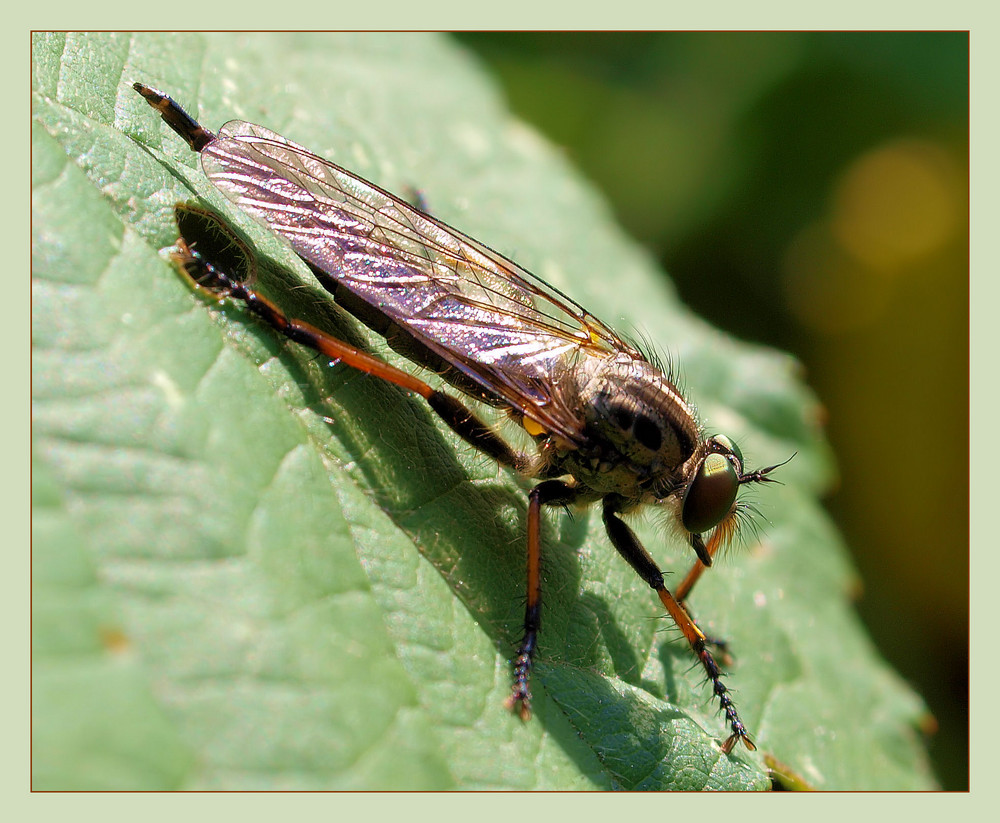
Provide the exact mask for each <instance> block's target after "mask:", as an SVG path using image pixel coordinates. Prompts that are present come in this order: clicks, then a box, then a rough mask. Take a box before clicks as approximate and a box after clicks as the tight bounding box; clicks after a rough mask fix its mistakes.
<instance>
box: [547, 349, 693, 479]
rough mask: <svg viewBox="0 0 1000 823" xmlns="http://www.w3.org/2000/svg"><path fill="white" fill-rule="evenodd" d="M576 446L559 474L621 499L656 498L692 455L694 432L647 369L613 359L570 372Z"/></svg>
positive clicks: (669, 390) (676, 401)
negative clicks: (580, 439)
mask: <svg viewBox="0 0 1000 823" xmlns="http://www.w3.org/2000/svg"><path fill="white" fill-rule="evenodd" d="M576 374H577V378H578V382H577V392H578V396H577V398H576V400H577V402H578V408H579V412H580V415H581V417H582V420H583V423H584V427H583V431H584V441H585V442H584V445H583V446H582V447H581V448H579V449H577V450H576V451H575V452H574V453H573V454H572V455H570V456H569V457H568V459H567V461H566V463H565V468H566V469H567V471H568V472H569V473H570V474H572V475H573V476H574V477H576V479H577V480H578V481H579V482H581V483H583V484H584V485H586V486H588V487H590V488H592V489H594V490H595V491H600V492H603V493H617V494H621V495H623V496H624V497H626V498H630V499H638V498H645V497H648V496H649V495H650V493H651V492H653V494H654V496H656V497H662V496H664V494H665V493H666V492H667V491H668V490H670V489H672V488H674V487H675V486H677V485H678V484H679V483H680V482H681V480H682V478H683V474H682V471H683V468H684V466H685V464H686V463H688V461H689V460H690V459H691V457H692V455H694V453H695V451H696V450H697V448H698V444H699V437H698V425H697V422H696V421H695V418H694V415H693V413H692V411H691V408H690V407H689V406H688V404H687V403H686V402H685V400H684V398H683V397H682V396H681V394H680V392H679V391H678V390H677V388H676V387H675V386H674V385H673V383H671V382H670V380H669V379H668V378H667V377H666V376H665V375H664V374H663V373H662V372H661V371H660V370H659V369H658V368H656V367H655V366H654V365H653V364H651V363H649V362H647V361H645V360H641V359H638V358H635V357H631V356H628V355H626V354H625V353H619V354H617V355H615V356H614V357H612V358H607V359H604V360H595V361H591V362H590V363H588V364H586V365H583V366H582V367H581V368H580V369H578V370H577V372H576Z"/></svg>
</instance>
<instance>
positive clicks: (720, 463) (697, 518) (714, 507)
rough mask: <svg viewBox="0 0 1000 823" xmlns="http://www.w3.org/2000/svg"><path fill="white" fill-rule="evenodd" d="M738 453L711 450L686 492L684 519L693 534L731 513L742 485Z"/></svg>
mask: <svg viewBox="0 0 1000 823" xmlns="http://www.w3.org/2000/svg"><path fill="white" fill-rule="evenodd" d="M737 459H738V457H737V455H736V454H733V455H731V456H727V455H725V454H717V453H713V454H708V455H706V456H705V459H704V460H702V461H701V465H699V466H698V471H697V472H695V475H694V479H693V480H692V481H691V482H690V483H689V484H688V487H687V491H686V492H684V502H683V503H682V504H681V522H682V523H683V524H684V528H685V529H687V530H688V531H689V532H691V533H692V534H701V533H702V532H706V531H708V530H709V529H711V528H713V527H714V526H718V525H719V523H721V522H722V520H723V518H724V517H725V516H726V515H727V514H729V511H730V509H732V507H733V503H734V502H735V500H736V493H737V492H738V491H739V488H740V474H739V471H738V469H737V467H736V466H735V465H734V462H735V460H737Z"/></svg>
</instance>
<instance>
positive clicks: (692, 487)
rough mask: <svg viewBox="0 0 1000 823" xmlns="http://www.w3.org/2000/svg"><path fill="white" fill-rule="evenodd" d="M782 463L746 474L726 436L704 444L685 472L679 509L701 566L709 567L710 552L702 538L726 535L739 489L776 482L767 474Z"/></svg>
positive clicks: (734, 513)
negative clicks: (711, 533) (713, 531)
mask: <svg viewBox="0 0 1000 823" xmlns="http://www.w3.org/2000/svg"><path fill="white" fill-rule="evenodd" d="M790 459H791V458H789V460H790ZM787 462H788V461H787V460H786V461H785V463H787ZM785 463H777V464H775V465H773V466H768V467H767V468H764V469H757V470H756V471H750V472H748V471H746V468H745V464H744V462H743V453H742V452H741V451H740V449H739V446H737V445H736V444H735V443H734V442H733V441H732V440H730V439H729V438H728V437H726V436H725V435H721V434H717V435H714V436H712V437H709V438H708V439H707V440H705V441H704V443H703V444H702V446H701V448H700V449H699V450H698V452H697V453H696V456H695V458H694V459H693V460H692V463H691V466H690V468H689V469H688V471H687V473H686V475H687V476H686V482H685V485H684V487H683V491H682V494H681V498H680V509H679V516H680V521H681V525H682V526H683V527H684V529H685V531H687V533H688V534H689V535H690V542H691V545H692V547H693V548H694V550H695V552H696V553H697V554H698V558H699V559H700V560H701V561H702V563H704V564H705V565H706V566H710V565H711V564H712V550H709V549H707V548H706V547H705V544H704V542H703V541H702V539H701V535H702V534H703V533H704V532H707V531H710V530H711V529H717V530H718V531H719V532H720V537H723V538H724V537H726V536H728V534H729V532H731V530H732V527H733V526H734V525H735V522H736V521H735V515H736V514H737V512H738V510H739V504H738V502H737V499H736V498H737V495H738V494H739V490H740V487H741V486H745V485H747V484H749V483H776V482H778V481H776V480H775V479H774V478H773V477H770V476H769V475H770V473H771V472H772V471H774V470H775V469H776V468H778V467H779V466H783V465H784V464H785ZM713 542H714V543H715V544H716V545H717V543H718V541H713ZM713 550H714V546H713Z"/></svg>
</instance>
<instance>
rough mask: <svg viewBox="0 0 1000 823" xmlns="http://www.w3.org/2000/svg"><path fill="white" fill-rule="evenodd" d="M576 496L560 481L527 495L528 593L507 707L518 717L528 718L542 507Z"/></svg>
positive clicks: (538, 612) (539, 588) (538, 604)
mask: <svg viewBox="0 0 1000 823" xmlns="http://www.w3.org/2000/svg"><path fill="white" fill-rule="evenodd" d="M579 496H580V492H579V490H578V489H575V488H573V487H572V486H569V485H567V484H566V483H563V482H562V481H561V480H546V481H545V482H544V483H539V484H538V485H537V486H535V488H533V489H532V490H531V492H530V493H529V494H528V574H527V580H528V596H527V601H526V603H525V606H524V637H523V638H522V640H521V645H520V646H518V648H517V654H515V655H514V659H513V661H512V662H513V664H514V686H513V688H512V689H511V693H510V697H508V698H507V708H508V709H510V710H511V711H516V712H517V713H518V714H519V715H520V717H521V719H522V720H527V719H528V718H529V717H531V682H530V681H531V664H532V660H533V659H534V655H535V648H536V646H537V645H538V630H539V628H540V627H541V622H542V569H541V565H542V506H564V505H567V504H569V503H572V502H573V501H574V500H576V499H577V498H578V497H579Z"/></svg>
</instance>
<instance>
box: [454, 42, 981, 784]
mask: <svg viewBox="0 0 1000 823" xmlns="http://www.w3.org/2000/svg"><path fill="white" fill-rule="evenodd" d="M457 37H458V39H459V40H460V42H462V43H463V44H465V45H466V46H467V47H468V48H470V49H472V50H473V51H475V52H477V53H478V54H479V55H480V56H481V57H482V58H484V59H485V60H486V62H487V63H488V65H489V66H490V67H491V68H492V69H493V70H494V71H495V73H496V75H497V77H498V78H499V80H500V82H502V83H503V85H504V88H505V91H506V93H507V95H508V98H509V101H510V104H511V106H512V108H513V110H514V111H515V113H516V114H518V115H519V116H520V117H522V118H523V119H524V120H526V121H528V122H530V123H532V124H534V125H535V126H536V127H537V128H538V129H539V130H540V131H541V132H543V133H544V134H546V135H547V136H548V137H549V138H550V139H551V140H553V141H554V142H555V143H556V144H558V145H559V146H562V147H563V148H564V149H565V151H566V152H567V154H568V155H569V156H570V157H571V158H572V160H573V161H574V162H575V163H576V164H577V165H578V166H579V167H580V168H581V169H582V170H583V171H584V173H585V174H587V175H589V176H590V178H591V179H592V180H593V181H594V182H595V183H596V184H597V185H598V186H600V187H601V188H602V189H603V190H604V191H605V192H606V194H607V196H608V197H609V199H610V200H611V202H612V205H613V208H614V210H615V212H616V214H617V216H618V218H619V220H620V221H621V223H622V224H623V225H624V226H625V227H626V229H627V230H628V231H629V232H630V233H631V234H632V235H633V236H635V237H636V238H637V239H638V240H639V242H641V243H643V244H644V245H645V246H646V247H647V248H649V249H650V251H651V252H652V253H653V254H654V255H655V256H657V257H658V258H660V260H661V262H662V264H663V266H664V268H665V269H666V271H668V272H669V273H670V276H671V278H672V279H673V281H674V283H675V285H676V287H677V289H678V290H679V292H680V294H681V296H682V297H683V299H684V300H685V301H686V302H687V303H688V304H689V305H690V306H691V307H692V308H693V309H694V310H695V311H696V312H697V313H698V314H700V315H702V316H703V317H705V318H706V319H707V320H709V321H710V322H712V323H713V324H715V325H716V326H718V327H719V328H721V329H724V330H726V331H729V332H731V333H732V334H734V335H737V336H739V337H741V338H744V339H747V340H753V341H758V342H761V343H764V344H768V345H773V346H776V347H778V348H781V349H785V350H787V351H790V352H792V353H793V354H795V355H796V356H797V357H798V358H799V359H800V360H801V361H802V363H803V364H804V365H805V368H806V377H807V380H808V381H809V383H810V384H811V385H812V386H813V387H814V389H815V390H816V391H817V393H818V394H819V395H820V397H821V399H822V401H823V403H824V405H825V406H826V409H827V412H828V421H827V430H828V433H829V437H830V440H831V442H832V443H833V446H834V449H835V451H836V454H837V458H838V461H839V468H840V483H839V486H838V487H837V488H836V489H833V490H831V494H830V496H829V499H828V505H829V509H830V511H831V513H832V514H833V516H834V517H835V518H836V520H837V522H838V524H839V526H840V528H841V530H842V531H843V533H844V535H845V537H846V538H847V540H848V542H849V544H850V546H851V549H852V551H853V553H854V556H855V559H856V562H857V566H858V569H859V570H860V573H861V577H862V584H861V587H860V588H859V591H858V600H857V608H858V611H859V612H860V614H861V616H862V617H863V619H864V620H865V621H866V623H867V624H868V626H869V628H870V630H871V634H872V636H873V638H874V640H875V642H876V643H877V644H878V645H879V647H880V648H881V650H882V652H883V654H884V655H885V657H886V658H887V659H888V660H889V661H890V662H891V663H892V664H893V665H894V666H895V667H896V668H897V669H898V671H899V672H900V673H901V674H902V675H903V676H904V677H905V678H907V679H908V680H909V681H910V682H911V683H913V685H914V686H915V687H916V688H917V690H918V691H919V692H920V693H921V694H922V695H923V696H924V698H925V699H926V700H927V701H928V703H929V705H930V707H931V709H932V711H933V713H934V718H935V720H936V725H937V730H936V733H934V734H931V735H930V736H929V747H930V751H931V754H932V757H933V758H934V762H935V766H936V769H937V773H938V777H939V780H940V781H941V785H942V786H943V787H944V788H946V789H959V790H961V789H966V788H967V787H968V719H969V718H968V661H969V649H968V628H969V626H968V606H969V599H968V591H969V577H968V575H969V557H968V552H969V526H968V506H969V486H968V469H969V463H968V447H969V429H968V420H969V416H968V402H969V382H968V364H969V350H968V346H969V338H968V332H969V311H968V309H969V303H968V301H969V282H968V262H969V261H968V124H969V110H968V81H969V76H968V58H969V41H968V36H967V35H966V34H965V33H963V32H945V33H750V34H743V33H697V32H686V33H676V34H674V33H666V34H661V33H649V34H647V33H639V34H603V33H597V34H591V33H577V34H545V33H539V34H486V33H475V34H473V33H469V34H461V35H458V36H457ZM607 319H609V320H611V321H612V322H613V320H614V318H607ZM765 514H766V512H765Z"/></svg>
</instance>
